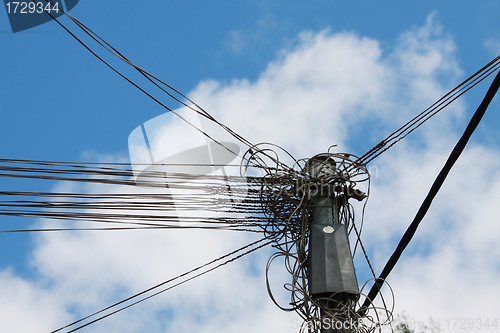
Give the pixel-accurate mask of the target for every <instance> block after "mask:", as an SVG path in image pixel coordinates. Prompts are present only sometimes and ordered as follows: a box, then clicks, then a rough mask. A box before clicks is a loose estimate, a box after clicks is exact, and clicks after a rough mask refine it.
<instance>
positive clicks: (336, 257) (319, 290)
mask: <svg viewBox="0 0 500 333" xmlns="http://www.w3.org/2000/svg"><path fill="white" fill-rule="evenodd" d="M310 230H311V234H310V238H309V241H310V244H309V263H308V265H309V269H308V270H309V274H308V275H309V277H308V279H309V294H310V295H312V296H313V297H329V296H330V295H331V294H333V293H337V292H346V293H353V294H357V293H358V291H359V287H358V281H357V279H356V273H355V270H354V264H353V261H352V255H351V248H350V246H349V238H348V237H347V230H346V227H345V225H343V224H330V225H325V224H313V225H311V229H310Z"/></svg>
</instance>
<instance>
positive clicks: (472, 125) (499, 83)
mask: <svg viewBox="0 0 500 333" xmlns="http://www.w3.org/2000/svg"><path fill="white" fill-rule="evenodd" d="M499 87H500V72H499V73H498V74H497V75H496V77H495V79H494V80H493V82H492V83H491V86H490V88H489V89H488V92H487V93H486V96H485V97H484V99H483V101H482V102H481V104H480V105H479V107H478V108H477V110H476V112H475V113H474V115H473V116H472V118H471V120H470V122H469V124H468V125H467V128H466V129H465V131H464V133H463V134H462V136H461V137H460V139H459V140H458V142H457V144H456V145H455V148H453V151H452V152H451V154H450V156H449V157H448V159H447V161H446V163H445V165H444V166H443V168H442V169H441V171H440V172H439V174H438V176H437V177H436V179H435V180H434V183H433V184H432V187H431V189H430V190H429V193H428V194H427V196H426V197H425V200H424V202H423V203H422V205H421V206H420V208H419V210H418V212H417V214H416V216H415V218H414V219H413V222H412V223H411V224H410V226H409V227H408V229H407V230H406V232H405V233H404V235H403V237H402V238H401V240H400V242H399V244H398V246H397V247H396V250H395V251H394V253H393V254H392V256H391V257H390V259H389V261H388V262H387V263H386V265H385V267H384V269H383V270H382V273H381V274H380V276H379V277H378V278H377V279H376V280H375V283H374V285H373V286H372V288H371V290H370V292H369V293H368V296H367V297H366V299H365V301H364V303H363V306H362V307H361V309H360V311H359V313H360V314H361V315H363V314H364V313H365V311H366V309H367V307H368V306H369V305H370V304H371V303H372V302H373V300H374V299H375V297H376V296H377V294H378V293H379V292H380V288H381V287H382V284H383V283H384V281H385V279H386V278H387V276H388V275H389V273H390V272H391V271H392V269H393V268H394V266H395V265H396V263H397V261H398V260H399V258H400V257H401V254H402V253H403V251H404V249H405V248H406V246H407V245H408V244H409V243H410V241H411V239H412V237H413V235H415V232H416V231H417V228H418V225H419V224H420V222H421V221H422V219H423V218H424V216H425V214H426V213H427V211H428V210H429V208H430V206H431V204H432V201H433V200H434V197H435V196H436V194H437V193H438V191H439V189H440V188H441V186H442V185H443V183H444V181H445V180H446V177H447V176H448V173H449V172H450V170H451V168H452V167H453V165H454V164H455V162H456V161H457V160H458V158H459V157H460V155H461V153H462V152H463V150H464V149H465V146H466V145H467V143H468V141H469V139H470V137H471V135H472V133H474V130H475V129H476V128H477V125H478V124H479V122H480V121H481V119H482V117H483V115H484V113H485V112H486V109H487V108H488V105H489V104H490V102H491V100H492V99H493V97H494V96H495V94H496V93H497V91H498V88H499Z"/></svg>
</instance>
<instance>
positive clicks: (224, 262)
mask: <svg viewBox="0 0 500 333" xmlns="http://www.w3.org/2000/svg"><path fill="white" fill-rule="evenodd" d="M267 239H268V238H267V237H264V238H261V239H259V240H257V241H255V242H252V243H250V244H247V245H245V246H243V247H241V248H239V249H237V250H235V251H233V252H230V253H228V254H226V255H223V256H221V257H219V258H217V259H215V260H212V261H210V262H208V263H206V264H203V265H201V266H198V267H196V268H194V269H192V270H190V271H188V272H185V273H183V274H181V275H178V276H176V277H175V278H172V279H169V280H167V281H164V282H162V283H160V284H157V285H156V286H153V287H151V288H149V289H146V290H144V291H142V292H140V293H137V294H135V295H133V296H130V297H128V298H126V299H124V300H122V301H119V302H117V303H115V304H113V305H110V306H108V307H106V308H104V309H102V310H99V311H97V312H94V313H93V314H91V315H88V316H86V317H84V318H81V319H79V320H77V321H74V322H72V323H71V324H68V325H66V326H63V327H61V328H58V329H56V330H54V331H52V332H50V333H56V332H60V331H61V330H63V329H65V328H69V327H71V326H75V325H76V324H79V323H81V322H82V321H85V320H87V319H90V318H92V317H94V316H96V315H98V314H102V313H103V312H105V311H108V310H111V309H113V308H115V307H117V306H119V305H122V304H124V303H126V302H128V301H130V300H133V299H135V298H137V297H139V296H143V295H145V294H147V293H148V292H150V291H153V290H155V289H158V288H160V287H162V286H164V285H166V284H168V283H170V282H173V281H175V280H177V279H179V278H183V277H185V276H187V275H189V274H191V273H193V272H195V271H198V270H200V269H202V268H205V267H207V266H209V265H212V264H214V263H216V262H218V261H221V260H222V259H225V258H228V259H227V260H225V261H223V262H221V263H219V264H217V265H216V266H214V267H211V268H208V269H206V270H204V271H202V272H201V273H198V274H196V275H194V276H191V277H189V278H186V279H185V280H182V281H181V282H178V283H176V284H174V285H172V286H170V287H167V288H164V289H162V290H160V291H157V292H155V293H154V294H152V295H149V296H144V297H143V298H141V299H139V300H138V301H135V302H133V303H131V304H128V305H124V306H122V307H121V308H118V309H117V310H114V311H113V312H110V313H107V314H105V315H102V316H100V317H98V318H97V319H94V320H92V321H90V322H88V323H86V324H83V325H80V326H78V327H76V328H74V329H72V330H70V331H68V332H67V333H70V332H75V331H78V330H80V329H82V328H84V327H86V326H89V325H91V324H93V323H95V322H97V321H100V320H102V319H105V318H107V317H109V316H111V315H113V314H116V313H118V312H120V311H123V310H125V309H127V308H129V307H132V306H134V305H136V304H138V303H141V302H144V301H145V300H147V299H150V298H152V297H154V296H157V295H159V294H161V293H163V292H165V291H167V290H170V289H172V288H174V287H177V286H179V285H181V284H183V283H186V282H188V281H190V280H192V279H194V278H197V277H199V276H201V275H204V274H206V273H208V272H211V271H213V270H215V269H217V268H219V267H221V266H224V265H226V264H228V263H230V262H233V261H235V260H237V259H239V258H241V257H243V256H245V255H247V254H250V253H252V252H254V251H256V250H258V249H260V248H262V247H265V246H267V245H269V244H271V243H272V241H268V242H266V243H264V244H260V245H258V246H256V247H253V248H252V246H254V245H257V244H258V243H261V242H263V241H265V240H267ZM247 248H250V249H249V250H247V251H245V252H243V253H241V254H239V255H237V256H235V257H231V256H233V255H235V254H236V253H238V252H240V251H243V250H244V249H247Z"/></svg>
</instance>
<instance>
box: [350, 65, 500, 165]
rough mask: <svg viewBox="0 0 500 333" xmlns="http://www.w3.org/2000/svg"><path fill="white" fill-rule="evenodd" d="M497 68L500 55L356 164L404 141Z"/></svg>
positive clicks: (364, 162)
mask: <svg viewBox="0 0 500 333" xmlns="http://www.w3.org/2000/svg"><path fill="white" fill-rule="evenodd" d="M499 68H500V55H499V56H498V57H496V58H495V59H493V60H492V61H490V62H489V63H488V64H486V65H485V66H483V67H482V68H481V69H480V70H478V71H477V72H476V73H474V74H473V75H471V76H470V77H469V78H467V79H466V80H464V81H463V82H462V83H460V84H459V85H458V86H456V87H455V88H454V89H452V90H451V91H450V92H448V93H447V94H445V95H444V96H443V97H441V98H440V99H439V100H438V101H436V102H435V103H434V104H432V105H431V106H430V107H428V108H427V109H425V110H424V111H422V112H421V113H419V114H418V115H417V116H415V117H414V118H412V119H411V120H410V121H408V122H407V123H405V124H404V125H403V126H401V127H400V128H399V129H397V130H396V131H394V132H392V133H391V134H390V135H389V136H388V137H387V138H385V139H384V140H382V141H381V142H379V143H378V144H377V145H375V147H373V148H372V149H370V150H369V151H368V152H366V153H365V154H364V155H362V156H361V157H360V158H359V159H358V161H357V162H358V163H361V164H364V165H366V164H368V163H370V162H371V161H372V160H373V159H375V158H377V157H378V156H380V155H381V154H382V153H384V152H385V151H387V150H388V149H389V148H391V147H393V146H394V145H395V144H396V143H398V142H399V141H401V140H402V139H404V138H405V137H406V136H407V135H408V134H410V133H412V132H413V131H415V130H416V129H417V128H419V127H420V126H421V125H422V124H424V123H425V122H426V121H428V120H429V119H430V118H432V117H433V116H435V115H436V114H437V113H439V112H440V111H442V110H443V109H444V108H446V107H447V106H448V105H450V104H451V103H452V102H454V101H455V100H456V99H458V98H459V97H460V96H462V95H463V94H465V93H466V92H467V91H469V90H470V89H472V88H473V87H475V86H476V85H477V84H479V83H480V82H482V81H483V80H485V79H486V78H487V77H489V76H490V75H491V74H493V73H494V72H495V71H496V70H497V69H499Z"/></svg>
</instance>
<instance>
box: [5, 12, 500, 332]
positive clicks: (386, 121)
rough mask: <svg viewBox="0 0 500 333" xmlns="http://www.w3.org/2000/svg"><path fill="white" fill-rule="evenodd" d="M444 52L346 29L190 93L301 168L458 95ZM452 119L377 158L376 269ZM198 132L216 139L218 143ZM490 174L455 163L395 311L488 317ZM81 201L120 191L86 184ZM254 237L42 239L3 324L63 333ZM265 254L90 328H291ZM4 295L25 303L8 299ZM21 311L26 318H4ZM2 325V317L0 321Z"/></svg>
mask: <svg viewBox="0 0 500 333" xmlns="http://www.w3.org/2000/svg"><path fill="white" fill-rule="evenodd" d="M455 52H456V50H455V47H454V44H453V42H452V41H451V39H450V38H449V37H448V36H447V35H446V34H445V33H444V31H443V29H442V27H440V26H439V24H438V23H436V22H435V20H434V19H433V18H432V16H431V17H430V18H429V20H428V21H427V22H426V24H425V25H424V27H422V28H420V29H415V30H413V31H409V32H405V33H403V34H402V35H401V38H400V40H399V41H398V42H397V44H396V46H395V47H394V48H393V50H392V51H390V52H389V51H384V50H382V48H381V46H380V44H379V43H378V42H377V40H374V39H370V38H365V37H360V36H358V35H356V34H354V33H347V32H343V33H332V32H330V31H328V30H325V31H321V32H319V33H314V32H304V33H302V34H301V35H300V36H299V41H298V42H297V45H296V46H295V47H294V48H291V49H287V50H283V51H282V52H281V53H280V55H279V57H278V59H277V60H276V61H274V62H273V63H271V64H269V66H268V67H267V68H266V69H265V70H264V71H263V72H262V73H261V75H260V77H259V78H258V80H256V81H255V82H250V81H248V80H245V79H239V80H234V81H233V82H231V83H229V84H222V83H220V82H217V81H205V82H201V83H200V85H199V86H198V87H197V88H196V89H195V90H194V91H193V92H192V93H191V94H190V96H191V98H192V99H193V100H195V101H197V103H199V104H200V105H202V106H203V107H204V108H205V109H206V110H208V111H209V112H211V113H212V114H213V115H214V116H215V117H216V118H217V119H219V120H220V121H222V122H223V123H225V124H227V125H228V126H229V127H231V128H232V129H234V130H235V131H236V132H238V133H240V134H241V135H243V136H244V137H246V138H248V139H249V140H250V141H252V142H254V143H258V142H262V141H266V142H273V143H276V144H279V145H281V146H283V147H284V148H286V149H288V150H289V151H290V152H292V153H293V155H294V156H296V157H298V158H302V157H310V156H312V155H314V154H316V153H319V152H323V151H325V150H326V149H327V148H328V147H329V146H330V145H332V144H337V145H338V147H337V148H335V149H336V151H342V152H344V151H348V152H349V151H351V150H353V149H365V148H366V147H371V146H372V145H373V144H374V143H376V142H377V141H376V140H380V139H382V138H383V137H384V135H386V134H387V133H389V132H390V131H391V130H394V129H396V128H397V127H399V126H400V125H401V124H402V123H403V122H404V121H406V120H408V119H410V117H412V116H413V115H415V114H417V113H418V112H420V111H421V110H423V109H425V108H426V107H427V106H428V105H430V104H431V103H432V102H434V101H435V100H436V99H438V98H439V97H440V96H441V95H443V94H444V93H445V92H446V91H447V89H449V88H450V87H451V86H452V85H453V84H455V83H456V80H457V78H458V77H460V75H461V70H460V68H459V67H458V65H457V61H456V59H455ZM463 110H464V109H463V105H462V104H460V103H455V104H454V105H453V107H450V108H449V109H447V110H446V111H444V112H443V114H440V115H438V116H437V117H436V118H434V119H432V120H431V121H430V122H429V123H428V124H425V125H424V127H422V128H421V129H419V130H418V131H417V132H416V133H415V134H412V135H411V136H410V137H408V138H407V139H405V141H403V142H401V143H400V144H398V145H397V146H395V147H394V148H393V149H391V150H389V151H388V152H386V153H385V154H384V155H382V157H380V158H379V159H378V160H376V161H375V162H374V164H375V165H376V166H377V168H378V177H376V178H374V179H373V188H372V194H371V198H370V202H369V204H368V208H367V216H366V219H365V229H364V235H363V237H364V238H363V239H364V242H365V243H366V245H367V247H368V249H369V253H370V255H371V258H372V261H373V264H374V266H375V269H376V272H377V273H378V272H380V270H381V268H382V265H383V264H384V263H385V261H386V260H387V258H388V255H390V253H391V251H392V250H393V249H394V247H395V244H394V240H397V239H399V237H400V236H401V235H402V233H403V232H404V230H405V228H406V226H407V225H408V224H409V223H410V222H411V220H412V218H413V216H414V214H415V212H416V210H417V209H418V206H419V204H420V203H421V202H422V200H423V198H424V196H425V194H426V192H427V190H428V189H429V187H430V185H431V183H432V181H433V179H434V177H435V175H436V174H437V172H438V171H439V169H440V167H441V166H442V165H443V163H444V160H445V158H446V156H447V154H448V152H449V151H450V150H451V148H452V146H453V144H454V142H455V140H456V139H457V138H458V133H457V131H456V129H455V127H454V126H455V125H454V124H455V123H456V120H457V119H461V116H462V112H463ZM138 125H139V124H138ZM359 128H361V129H362V130H359ZM207 131H209V132H210V133H214V135H216V138H217V135H219V134H220V131H215V130H214V129H213V128H212V129H207ZM352 133H356V137H353V135H352ZM221 136H222V135H221ZM360 146H362V147H364V148H359V147H360ZM499 163H500V154H499V153H498V152H497V151H493V150H491V149H490V148H484V147H481V146H476V147H473V148H469V149H467V151H466V152H465V153H464V156H463V158H461V159H460V161H459V163H458V164H457V168H456V169H455V170H453V171H452V173H451V175H450V179H449V180H448V181H447V182H446V184H445V186H444V187H443V190H442V192H440V194H439V195H438V197H437V199H436V202H435V203H434V204H433V205H432V207H431V210H430V211H429V214H428V216H427V217H426V218H425V220H424V221H423V222H422V226H421V228H420V229H419V230H418V232H417V235H416V239H415V242H414V243H412V245H410V247H409V249H408V254H407V255H405V256H404V257H403V259H402V261H401V263H400V264H398V266H397V268H396V270H395V272H394V273H393V274H392V275H391V276H390V280H389V281H390V283H391V285H392V286H393V287H394V291H395V296H396V300H397V306H398V311H400V310H402V309H406V310H407V313H408V314H410V315H411V316H413V317H416V318H418V319H426V318H427V317H429V316H433V317H434V318H441V321H443V320H444V319H445V318H448V317H460V318H462V317H464V318H465V317H470V316H472V317H474V318H476V317H477V316H494V315H495V314H494V313H493V310H494V309H495V306H494V303H493V302H494V300H495V299H496V298H498V296H500V295H498V291H496V290H495V281H496V280H497V279H498V275H499V272H498V267H497V265H498V264H497V262H498V259H499V256H500V247H499V246H498V245H496V244H497V243H496V242H495V234H496V232H495V231H496V230H497V229H498V228H499V226H498V225H497V224H496V223H495V217H496V216H498V212H497V208H495V207H496V206H495V202H497V201H498V200H497V199H499V198H497V197H498V195H497V194H496V192H495V191H494V189H495V188H496V186H495V185H500V184H499V182H500V174H499V173H498V171H497V170H498V166H499ZM88 191H90V192H100V193H102V192H107V193H115V192H116V193H120V192H123V191H130V189H128V190H124V189H122V188H120V187H110V186H103V185H99V186H98V185H92V186H90V187H89V188H88ZM255 237H256V236H255V235H247V234H245V233H239V232H222V231H220V232H219V231H137V232H129V231H123V232H80V233H61V234H51V235H45V234H44V235H39V237H38V242H37V243H36V246H35V248H34V250H33V258H34V259H33V265H35V266H36V267H37V269H38V270H39V272H40V274H41V276H42V277H43V280H44V281H46V282H47V283H48V284H49V285H50V288H47V289H43V288H41V287H40V286H39V282H38V281H24V280H21V279H20V278H18V277H15V276H13V275H12V274H11V273H9V272H3V273H2V275H1V278H2V280H3V283H2V288H3V289H2V290H4V291H3V292H4V293H5V292H6V291H8V290H16V292H15V293H13V294H11V295H10V296H9V294H6V295H7V296H5V297H1V298H0V307H1V308H7V307H9V304H12V305H11V308H12V311H13V312H12V314H11V315H10V316H9V321H8V322H9V323H10V322H14V321H17V322H20V323H22V324H23V325H33V326H32V327H31V326H30V327H26V328H25V329H24V331H29V332H37V329H39V331H40V332H44V331H46V329H45V327H48V326H50V327H51V328H56V327H57V326H59V325H63V324H66V323H68V316H69V313H70V312H71V313H76V314H77V315H83V314H87V313H89V312H91V311H92V310H95V309H100V308H102V307H103V306H106V305H108V304H109V303H110V302H112V300H113V299H120V297H121V298H123V297H125V296H128V295H130V294H132V293H135V292H137V291H141V290H143V289H146V288H148V287H150V286H152V285H155V284H156V283H159V282H161V281H163V280H165V279H168V278H170V277H173V276H176V275H178V274H180V273H182V272H184V271H187V270H189V269H191V268H193V267H195V266H197V265H199V264H202V263H204V262H207V261H209V260H211V259H213V258H215V257H217V256H220V255H223V254H225V253H227V252H229V251H232V250H233V249H235V248H237V247H239V246H242V245H244V244H246V243H248V242H250V241H252V240H254V239H256V238H255ZM413 245H414V246H413ZM269 254H270V252H269V251H260V252H258V253H256V254H255V255H252V256H251V257H249V258H246V259H242V260H239V261H237V262H235V263H230V264H228V265H227V266H226V267H224V268H221V269H218V270H216V271H214V272H211V273H210V274H208V275H206V276H203V277H201V278H198V279H195V280H193V281H191V282H188V283H187V284H185V285H183V286H181V287H178V288H174V289H173V290H171V291H168V292H167V293H165V294H164V295H162V296H158V297H157V298H154V299H152V300H149V301H147V302H145V303H143V304H141V305H138V306H136V307H135V308H133V309H131V310H127V311H126V312H124V313H123V314H121V315H117V316H115V317H111V318H110V319H107V320H105V321H103V322H102V324H96V325H95V326H94V327H93V328H92V327H91V328H90V329H89V331H95V332H110V331H113V330H114V331H117V332H129V331H130V332H132V331H144V330H147V331H151V332H160V331H180V332H184V331H185V332H188V331H199V332H215V331H217V332H235V331H238V332H255V331H273V332H297V331H298V330H297V329H296V328H294V327H295V326H296V325H294V321H293V320H297V319H296V318H297V316H296V315H294V314H290V313H285V312H282V311H280V310H279V309H278V308H277V307H276V306H275V305H274V304H272V302H271V301H270V299H269V297H268V296H267V293H266V290H265V283H264V276H263V272H264V269H265V263H266V260H267V258H268V256H269ZM361 269H363V270H364V269H366V268H365V267H363V268H359V267H358V270H361ZM275 274H276V275H275V277H274V278H273V282H274V285H275V286H276V287H275V292H276V293H277V294H279V295H280V297H279V298H280V299H284V300H285V301H286V293H285V292H284V291H283V290H282V288H281V285H282V284H283V283H284V282H286V275H285V273H283V272H279V271H278V272H276V273H275ZM363 282H364V281H360V283H361V284H362V283H363ZM280 284H281V285H280ZM9 288H10V289H9ZM12 288H17V289H12ZM280 288H281V289H280ZM16 293H18V294H19V295H20V296H22V297H18V298H17V299H13V298H14V297H13V296H12V295H15V294H16ZM10 302H12V303H10ZM471 304H473V305H471ZM21 308H22V309H23V310H24V311H23V314H22V315H21V313H20V312H16V311H17V310H16V309H21ZM42 308H43V310H41V309H42ZM64 308H65V309H66V312H65V313H63V312H62V311H63V310H62V309H64ZM46 313H47V315H45V314H46ZM4 316H5V314H4V312H3V311H0V319H1V320H0V323H1V322H3V321H4V320H5V318H4ZM25 318H29V324H28V322H26V319H25ZM0 325H1V324H0ZM33 327H37V328H36V329H35V328H33ZM16 331H17V332H22V331H23V329H22V330H16Z"/></svg>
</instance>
